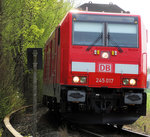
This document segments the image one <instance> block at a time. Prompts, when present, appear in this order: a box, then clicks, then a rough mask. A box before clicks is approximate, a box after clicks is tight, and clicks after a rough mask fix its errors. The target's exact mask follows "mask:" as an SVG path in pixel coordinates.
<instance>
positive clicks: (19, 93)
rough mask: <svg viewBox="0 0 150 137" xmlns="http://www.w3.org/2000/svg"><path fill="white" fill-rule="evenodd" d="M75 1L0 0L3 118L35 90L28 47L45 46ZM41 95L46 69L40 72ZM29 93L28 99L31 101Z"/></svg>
mask: <svg viewBox="0 0 150 137" xmlns="http://www.w3.org/2000/svg"><path fill="white" fill-rule="evenodd" d="M70 8H71V4H70V3H68V2H64V1H63V0H60V1H57V0H17V1H16V0H0V122H1V121H2V119H3V117H4V116H5V115H6V114H8V113H10V112H11V111H12V110H13V109H16V108H18V107H20V106H21V105H22V104H23V103H24V95H28V94H29V93H30V92H31V91H32V71H30V70H28V69H27V67H26V64H27V60H26V49H27V48H32V47H41V48H43V47H44V43H45V41H46V40H47V39H48V37H49V35H50V33H51V32H52V31H53V30H54V28H55V27H56V26H57V25H58V23H59V22H60V20H61V19H62V18H63V17H64V15H65V14H66V12H67V11H68V10H69V9H70ZM38 79H39V80H38V89H39V91H38V92H39V95H40V94H41V89H42V70H41V71H39V72H38ZM28 98H31V100H32V97H31V96H30V95H28V96H26V102H29V100H28Z"/></svg>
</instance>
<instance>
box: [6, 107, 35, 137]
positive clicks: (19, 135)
mask: <svg viewBox="0 0 150 137" xmlns="http://www.w3.org/2000/svg"><path fill="white" fill-rule="evenodd" d="M29 107H32V105H30V106H24V107H21V108H19V109H17V110H14V111H12V112H11V113H10V114H8V115H7V116H6V117H5V118H4V120H3V122H4V125H5V127H6V129H7V130H8V131H9V132H10V133H11V135H13V136H14V137H23V136H22V135H21V134H20V133H19V132H17V131H16V130H15V129H14V128H13V126H12V125H11V123H10V119H11V117H12V115H14V114H15V113H17V112H18V111H21V110H23V109H26V108H29Z"/></svg>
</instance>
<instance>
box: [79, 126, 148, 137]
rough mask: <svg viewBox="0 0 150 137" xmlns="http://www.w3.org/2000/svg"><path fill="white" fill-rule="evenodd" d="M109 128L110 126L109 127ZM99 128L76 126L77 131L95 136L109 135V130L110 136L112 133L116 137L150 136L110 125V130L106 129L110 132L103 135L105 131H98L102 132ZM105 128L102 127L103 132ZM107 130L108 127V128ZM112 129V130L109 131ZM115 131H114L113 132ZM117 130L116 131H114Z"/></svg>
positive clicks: (104, 136) (103, 136)
mask: <svg viewBox="0 0 150 137" xmlns="http://www.w3.org/2000/svg"><path fill="white" fill-rule="evenodd" d="M109 128H110V127H109ZM99 130H100V129H99V127H97V126H96V127H93V128H90V129H89V128H88V129H87V128H84V127H78V131H80V132H85V133H87V134H91V135H94V136H96V137H106V136H110V135H111V132H112V135H111V136H113V135H115V136H116V135H117V136H118V137H119V136H120V137H122V135H123V136H126V137H128V136H130V137H131V136H133V137H150V135H146V134H143V133H138V132H135V131H131V130H128V129H125V128H123V129H118V128H117V127H111V128H110V131H108V132H110V134H109V135H108V134H106V135H105V133H100V132H102V131H99ZM105 130H106V129H105V128H104V132H105ZM108 130H109V129H108ZM111 130H112V131H111ZM114 131H115V132H114ZM116 131H117V132H116Z"/></svg>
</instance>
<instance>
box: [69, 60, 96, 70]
mask: <svg viewBox="0 0 150 137" xmlns="http://www.w3.org/2000/svg"><path fill="white" fill-rule="evenodd" d="M72 71H78V72H95V63H94V62H72Z"/></svg>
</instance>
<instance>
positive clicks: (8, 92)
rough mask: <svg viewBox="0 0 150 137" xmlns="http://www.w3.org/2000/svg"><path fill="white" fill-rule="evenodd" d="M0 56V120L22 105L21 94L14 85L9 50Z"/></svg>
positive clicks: (12, 66)
mask: <svg viewBox="0 0 150 137" xmlns="http://www.w3.org/2000/svg"><path fill="white" fill-rule="evenodd" d="M6 53H7V54H5V55H4V53H3V55H1V56H0V122H1V121H2V119H3V118H4V116H6V115H7V114H8V113H10V112H11V111H12V110H14V109H17V108H19V107H20V106H22V105H23V102H24V101H23V99H22V94H21V93H20V92H19V90H18V88H17V87H16V86H15V85H16V82H17V81H14V78H15V75H14V62H13V60H12V57H11V54H10V52H6Z"/></svg>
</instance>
